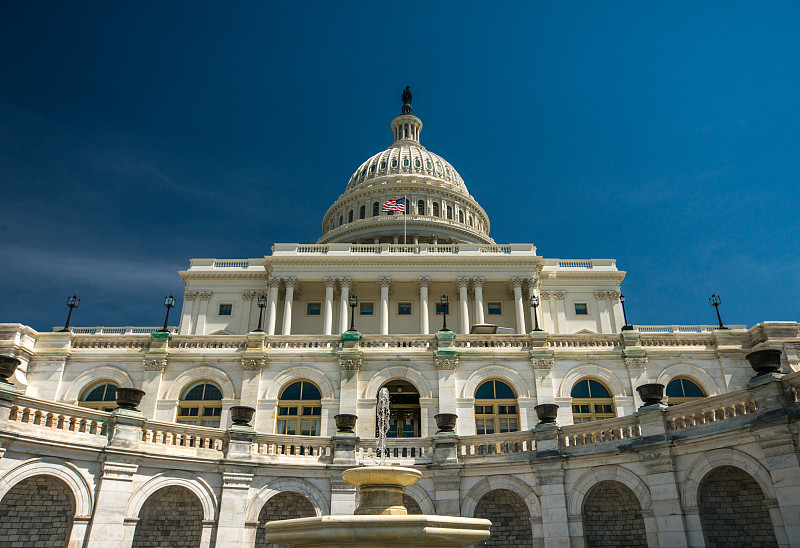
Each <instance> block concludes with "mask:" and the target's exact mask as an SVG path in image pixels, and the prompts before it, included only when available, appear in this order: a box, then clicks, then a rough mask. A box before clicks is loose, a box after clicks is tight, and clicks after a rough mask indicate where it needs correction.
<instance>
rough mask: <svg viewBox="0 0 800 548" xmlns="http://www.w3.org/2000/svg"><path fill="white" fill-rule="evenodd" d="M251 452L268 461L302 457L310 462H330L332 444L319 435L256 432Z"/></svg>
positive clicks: (294, 459) (292, 459)
mask: <svg viewBox="0 0 800 548" xmlns="http://www.w3.org/2000/svg"><path fill="white" fill-rule="evenodd" d="M252 453H253V455H255V456H257V457H266V458H267V459H268V460H270V461H282V460H284V459H288V460H290V461H296V460H298V459H302V460H304V461H311V462H313V461H323V462H330V460H331V459H332V458H333V446H332V445H331V440H330V438H321V437H319V436H285V435H284V436H282V435H277V434H257V435H256V436H255V437H254V438H253V446H252Z"/></svg>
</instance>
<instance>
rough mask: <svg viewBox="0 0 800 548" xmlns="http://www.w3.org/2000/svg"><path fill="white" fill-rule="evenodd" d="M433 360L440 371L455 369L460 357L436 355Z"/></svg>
mask: <svg viewBox="0 0 800 548" xmlns="http://www.w3.org/2000/svg"><path fill="white" fill-rule="evenodd" d="M433 361H434V363H435V364H436V369H437V370H439V371H455V369H456V367H458V357H454V358H440V357H438V356H435V357H434V358H433Z"/></svg>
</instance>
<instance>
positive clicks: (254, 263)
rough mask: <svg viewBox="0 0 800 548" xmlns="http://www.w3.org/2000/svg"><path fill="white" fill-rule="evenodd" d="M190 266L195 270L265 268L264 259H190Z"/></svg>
mask: <svg viewBox="0 0 800 548" xmlns="http://www.w3.org/2000/svg"><path fill="white" fill-rule="evenodd" d="M189 268H190V269H194V270H216V269H245V270H247V269H251V270H264V259H258V258H256V259H190V260H189Z"/></svg>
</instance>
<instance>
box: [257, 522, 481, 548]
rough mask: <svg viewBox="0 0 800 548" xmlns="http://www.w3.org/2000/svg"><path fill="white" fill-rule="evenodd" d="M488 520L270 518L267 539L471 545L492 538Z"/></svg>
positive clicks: (302, 543) (315, 545)
mask: <svg viewBox="0 0 800 548" xmlns="http://www.w3.org/2000/svg"><path fill="white" fill-rule="evenodd" d="M491 525H492V522H491V521H489V520H488V519H479V518H461V517H454V516H426V515H406V516H398V515H394V516H385V515H384V516H376V515H358V516H317V517H313V518H298V519H286V520H280V521H270V522H267V524H266V526H265V527H266V529H267V540H268V541H269V542H272V543H275V544H283V545H286V546H298V547H303V548H323V547H331V546H358V547H360V548H398V547H403V548H416V547H442V548H448V547H454V546H468V545H470V544H475V543H476V542H480V541H482V540H486V539H487V538H489V527H491Z"/></svg>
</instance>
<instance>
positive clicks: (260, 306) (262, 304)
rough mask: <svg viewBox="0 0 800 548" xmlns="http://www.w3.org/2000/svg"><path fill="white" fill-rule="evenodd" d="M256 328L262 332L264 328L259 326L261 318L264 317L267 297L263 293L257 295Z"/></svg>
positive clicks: (258, 331)
mask: <svg viewBox="0 0 800 548" xmlns="http://www.w3.org/2000/svg"><path fill="white" fill-rule="evenodd" d="M257 303H258V329H256V332H257V333H263V332H264V330H263V329H262V328H261V320H262V319H264V307H265V306H267V298H266V297H265V296H264V295H259V296H258V301H257Z"/></svg>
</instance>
